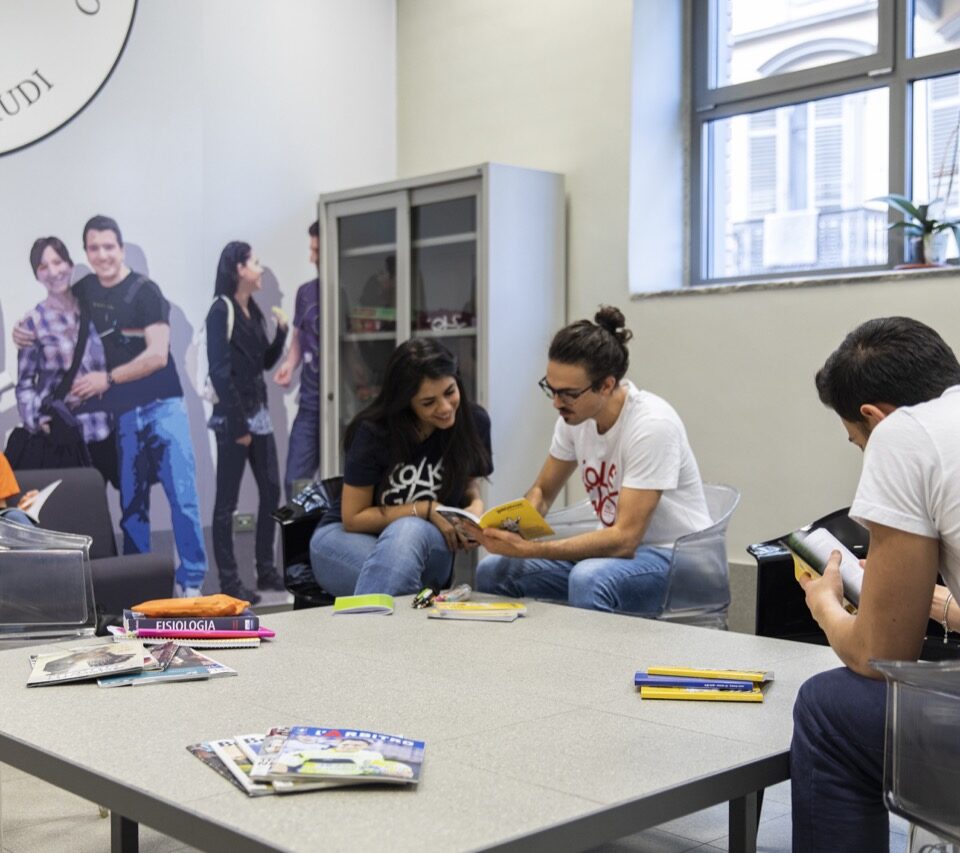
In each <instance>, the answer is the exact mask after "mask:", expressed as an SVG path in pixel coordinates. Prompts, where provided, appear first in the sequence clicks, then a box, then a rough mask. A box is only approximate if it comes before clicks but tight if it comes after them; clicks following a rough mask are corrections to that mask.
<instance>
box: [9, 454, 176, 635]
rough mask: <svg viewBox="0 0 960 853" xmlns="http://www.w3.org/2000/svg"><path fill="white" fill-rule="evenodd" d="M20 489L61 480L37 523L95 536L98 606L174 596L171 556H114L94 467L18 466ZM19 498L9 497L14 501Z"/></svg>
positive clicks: (110, 608) (115, 607)
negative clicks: (37, 467)
mask: <svg viewBox="0 0 960 853" xmlns="http://www.w3.org/2000/svg"><path fill="white" fill-rule="evenodd" d="M14 473H15V474H16V477H17V482H18V483H19V484H20V488H21V489H23V491H25V492H27V491H29V490H30V489H42V488H43V487H44V486H47V485H48V484H50V483H52V482H53V481H54V480H62V481H63V482H61V483H60V485H59V486H57V488H56V489H54V490H53V492H52V493H51V494H50V496H49V498H47V502H46V503H45V504H44V505H43V507H42V508H41V510H40V526H41V527H45V528H47V529H49V530H59V531H61V532H63V533H82V534H85V535H87V536H90V537H91V538H92V539H93V542H92V544H91V545H90V567H91V570H92V573H93V592H94V597H95V600H96V605H97V609H98V610H99V611H100V612H101V613H104V614H110V615H114V616H119V615H120V614H121V613H123V609H124V608H125V607H131V606H132V605H134V604H137V603H139V602H141V601H147V600H149V599H152V598H169V597H170V596H171V595H172V594H173V575H174V562H173V558H172V557H171V556H170V555H169V554H127V555H123V556H118V554H117V544H116V540H115V539H114V535H113V524H112V523H111V520H110V508H109V506H108V505H107V492H106V486H105V484H104V481H103V477H102V476H101V475H100V472H99V471H97V470H96V468H56V469H21V470H19V471H15V472H14ZM16 501H17V498H13V499H11V500H10V504H11V505H14V504H15V503H16Z"/></svg>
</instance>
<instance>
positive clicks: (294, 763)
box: [250, 726, 424, 785]
mask: <svg viewBox="0 0 960 853" xmlns="http://www.w3.org/2000/svg"><path fill="white" fill-rule="evenodd" d="M423 752H424V744H423V741H418V740H412V739H410V738H405V737H399V736H397V735H387V734H382V733H380V732H369V731H364V730H361V729H348V728H323V727H317V726H291V727H290V731H289V734H288V735H287V737H286V739H285V740H284V741H283V743H282V745H281V746H280V748H279V750H276V751H274V752H273V753H272V754H264V750H263V749H261V757H260V760H259V761H257V762H256V763H255V764H254V766H253V769H252V770H251V771H250V776H251V778H252V779H258V780H260V779H264V780H274V781H281V782H294V783H296V782H301V781H309V782H313V781H316V780H317V779H318V778H327V779H330V778H333V779H341V780H343V779H349V780H351V781H352V782H353V783H354V784H356V783H358V782H360V781H365V782H383V783H391V784H408V785H409V784H416V783H417V782H418V781H419V780H420V768H421V765H422V764H423Z"/></svg>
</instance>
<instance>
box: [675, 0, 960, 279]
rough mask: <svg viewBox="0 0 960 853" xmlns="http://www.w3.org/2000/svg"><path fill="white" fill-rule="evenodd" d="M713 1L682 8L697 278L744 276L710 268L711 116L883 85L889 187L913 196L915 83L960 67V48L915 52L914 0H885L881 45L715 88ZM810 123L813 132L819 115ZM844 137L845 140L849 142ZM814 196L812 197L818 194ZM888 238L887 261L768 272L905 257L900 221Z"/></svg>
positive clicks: (693, 1)
mask: <svg viewBox="0 0 960 853" xmlns="http://www.w3.org/2000/svg"><path fill="white" fill-rule="evenodd" d="M715 2H716V0H685V8H684V13H685V16H684V28H685V33H686V44H687V46H688V50H689V51H690V63H689V64H688V67H690V68H691V69H692V79H691V81H690V83H691V97H690V115H689V127H690V145H689V152H690V153H689V158H690V159H689V172H688V173H689V180H690V220H689V221H690V241H689V244H690V256H689V281H690V284H691V286H697V285H706V284H729V283H735V282H737V281H740V280H742V277H741V276H727V277H723V276H717V275H710V271H709V270H708V263H709V262H710V259H711V257H712V252H711V246H712V241H714V240H718V239H721V235H720V234H719V232H718V231H717V222H716V221H714V219H713V218H712V217H711V215H710V213H709V211H710V208H711V206H712V205H713V204H714V199H713V198H712V175H711V174H710V173H709V164H710V162H711V160H712V158H711V157H709V156H707V155H709V154H710V153H711V152H710V150H709V146H710V144H711V141H710V134H709V132H708V130H709V128H710V127H711V125H712V123H713V122H716V121H718V120H720V119H725V118H731V117H733V116H738V115H744V114H749V113H752V112H759V111H763V110H770V109H776V108H778V107H784V106H790V105H793V104H796V103H800V102H805V101H814V100H818V99H822V98H829V97H836V96H842V95H848V94H851V93H854V92H863V91H867V90H870V89H875V88H885V89H886V90H887V91H888V92H889V127H888V152H889V155H888V163H889V165H888V192H890V193H901V194H903V195H906V196H908V197H911V196H912V186H911V184H912V163H913V156H912V145H913V104H912V84H913V83H914V82H915V81H918V80H923V79H926V78H930V77H938V76H941V75H944V74H951V73H960V49H956V50H951V51H945V52H942V53H934V54H930V55H927V56H919V57H912V56H910V50H908V48H909V47H911V46H912V44H913V31H912V30H913V20H914V4H915V0H879V2H878V3H877V18H878V21H877V24H878V26H877V50H876V52H875V53H871V54H869V55H866V56H858V57H855V58H852V59H848V60H844V61H841V62H835V63H832V64H828V65H822V66H818V67H815V68H805V69H802V70H799V71H791V72H784V73H777V74H773V75H772V76H770V77H765V78H763V79H760V80H750V81H747V82H743V83H737V84H733V85H728V86H722V87H716V88H711V87H710V85H709V83H710V81H709V75H710V73H711V70H712V69H713V68H715V67H716V62H715V58H716V57H715V45H714V43H713V39H712V38H711V32H710V28H711V21H712V18H713V6H714V3H715ZM809 128H810V132H811V136H810V139H811V140H812V139H813V136H812V130H813V122H811V123H810V125H809ZM845 136H846V134H845ZM844 145H845V146H846V142H845V143H844ZM811 148H812V146H811ZM847 153H848V152H846V151H844V156H847ZM808 175H809V173H808ZM811 177H812V176H811ZM810 192H811V193H812V192H813V188H812V186H811V188H810ZM810 201H811V203H812V202H813V196H812V195H811V197H810ZM889 216H890V221H891V222H894V221H896V220H897V219H898V218H899V215H898V214H896V213H894V212H893V211H891V212H890V214H889ZM711 231H713V232H714V233H711ZM887 242H888V250H887V264H886V265H883V266H869V267H837V268H826V269H824V268H818V269H817V270H816V271H815V272H814V271H804V270H795V271H787V272H770V273H767V272H764V273H763V274H762V278H764V279H770V280H776V279H783V278H791V279H796V278H797V277H798V276H805V275H812V274H815V275H817V276H824V275H827V276H830V275H834V276H842V275H844V274H846V273H852V272H862V271H869V270H885V269H888V268H889V267H890V266H893V265H895V264H898V263H902V261H903V257H904V239H903V236H902V234H901V233H900V231H899V229H896V230H894V231H891V232H890V233H889V238H888V241H887Z"/></svg>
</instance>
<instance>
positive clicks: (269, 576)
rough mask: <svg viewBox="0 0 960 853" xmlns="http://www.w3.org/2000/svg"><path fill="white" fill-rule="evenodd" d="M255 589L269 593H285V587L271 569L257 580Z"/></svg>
mask: <svg viewBox="0 0 960 853" xmlns="http://www.w3.org/2000/svg"><path fill="white" fill-rule="evenodd" d="M257 589H260V590H264V591H269V592H286V591H287V587H286V585H285V584H284V582H283V578H282V577H280V573H279V572H278V571H277V570H276V569H271V570H270V571H269V572H267V573H266V574H264V575H262V576H261V577H258V578H257Z"/></svg>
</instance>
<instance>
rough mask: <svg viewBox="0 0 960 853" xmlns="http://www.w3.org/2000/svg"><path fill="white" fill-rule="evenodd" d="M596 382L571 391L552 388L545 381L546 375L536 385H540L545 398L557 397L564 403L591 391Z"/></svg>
mask: <svg viewBox="0 0 960 853" xmlns="http://www.w3.org/2000/svg"><path fill="white" fill-rule="evenodd" d="M595 384H596V383H591V384H590V385H588V386H587V387H586V388H581V389H580V390H579V391H571V390H570V389H569V388H554V387H553V386H552V385H551V384H550V383H549V382H547V377H546V376H544V377H543V379H541V380H540V381H539V382H538V383H537V385H539V386H540V390H541V391H543V393H544V394H546V395H547V398H548V399H550V400H552V399H554V397H559V398H560V400H561V402H564V403H573V402H576V400H577V399H578V398H579V397H580V396H581V395H583V394H586V393H587V391H592V390H593V388H594V385H595Z"/></svg>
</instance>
